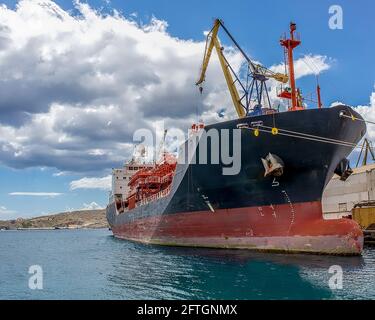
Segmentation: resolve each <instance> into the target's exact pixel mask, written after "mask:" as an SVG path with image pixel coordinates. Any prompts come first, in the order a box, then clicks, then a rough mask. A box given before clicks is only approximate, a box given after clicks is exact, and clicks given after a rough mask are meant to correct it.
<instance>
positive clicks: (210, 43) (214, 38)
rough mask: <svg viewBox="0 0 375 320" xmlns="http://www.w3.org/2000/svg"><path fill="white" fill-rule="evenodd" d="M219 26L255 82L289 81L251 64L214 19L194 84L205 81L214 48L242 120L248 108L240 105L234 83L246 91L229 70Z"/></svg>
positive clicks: (280, 74)
mask: <svg viewBox="0 0 375 320" xmlns="http://www.w3.org/2000/svg"><path fill="white" fill-rule="evenodd" d="M220 26H221V27H222V28H223V29H224V31H225V32H226V33H227V34H228V36H229V37H230V39H231V40H232V41H233V43H234V44H235V45H236V47H237V48H238V49H239V50H240V52H241V53H242V55H243V56H244V57H245V59H246V61H247V62H248V64H249V69H250V72H251V74H252V77H253V79H254V80H255V81H262V82H264V81H266V80H268V79H269V78H273V79H275V80H276V81H279V82H283V83H287V82H288V80H289V79H288V76H287V75H286V74H282V73H276V72H273V71H271V70H269V69H267V68H265V67H264V66H262V65H260V64H255V63H253V62H252V61H251V60H250V59H249V58H248V57H247V55H246V54H245V52H244V51H243V50H242V49H241V47H240V46H239V45H238V44H237V42H236V41H235V39H234V38H233V37H232V35H231V34H230V33H229V31H228V30H227V29H226V28H225V26H224V25H223V23H222V22H221V20H219V19H216V20H215V22H214V26H213V28H212V29H211V31H210V32H209V34H208V35H207V41H206V48H205V52H204V57H203V63H202V67H201V72H200V76H199V79H198V81H197V82H196V85H197V86H199V85H201V84H202V83H203V82H204V81H205V77H206V71H207V67H208V64H209V62H210V58H211V55H212V50H213V48H215V49H216V53H217V55H218V57H219V61H220V65H221V68H222V71H223V73H224V77H225V80H226V83H227V86H228V89H229V92H230V95H231V98H232V101H233V105H234V107H235V109H236V112H237V114H238V117H239V118H243V117H245V116H246V112H245V109H247V110H248V107H247V108H246V106H244V105H243V104H242V102H241V101H242V98H243V97H242V98H241V97H240V95H239V93H238V90H237V87H236V85H235V83H236V82H237V81H238V82H239V83H240V85H241V86H242V88H243V90H244V91H245V92H246V89H245V87H244V86H243V85H242V84H241V81H240V79H239V78H238V77H237V76H236V75H235V74H234V71H233V69H232V68H231V66H230V65H229V63H228V61H227V59H226V58H225V56H224V53H223V48H222V47H221V44H220V41H219V38H218V32H219V28H220ZM232 74H234V75H235V77H236V80H235V81H234V80H233V76H232ZM262 88H263V86H262ZM245 95H246V94H245ZM258 97H259V95H258ZM248 100H249V99H247V104H248V103H249V101H248ZM259 104H260V102H259Z"/></svg>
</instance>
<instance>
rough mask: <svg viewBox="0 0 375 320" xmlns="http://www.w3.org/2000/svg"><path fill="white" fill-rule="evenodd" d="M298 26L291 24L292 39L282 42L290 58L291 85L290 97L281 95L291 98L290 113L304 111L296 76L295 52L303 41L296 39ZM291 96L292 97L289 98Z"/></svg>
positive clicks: (282, 40) (285, 39) (284, 39)
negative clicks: (295, 32)
mask: <svg viewBox="0 0 375 320" xmlns="http://www.w3.org/2000/svg"><path fill="white" fill-rule="evenodd" d="M296 29H297V26H296V24H295V23H294V22H291V23H290V38H289V39H287V38H286V37H284V38H283V39H281V40H280V44H281V45H282V46H283V47H284V48H285V52H286V55H287V57H288V69H289V84H290V95H286V94H285V93H284V96H283V95H280V96H282V97H284V98H289V99H290V100H291V101H292V106H291V107H290V108H289V111H296V110H302V109H304V107H303V105H302V99H301V95H300V92H299V89H297V87H296V79H295V75H294V60H293V50H294V49H295V48H296V47H298V46H299V45H300V44H301V41H300V40H299V39H297V38H296V37H295V34H294V31H296ZM289 96H290V97H289Z"/></svg>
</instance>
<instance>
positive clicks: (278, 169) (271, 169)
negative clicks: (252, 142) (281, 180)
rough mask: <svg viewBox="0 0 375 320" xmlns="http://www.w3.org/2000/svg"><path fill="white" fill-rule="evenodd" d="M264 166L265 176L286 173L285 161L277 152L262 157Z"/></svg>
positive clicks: (278, 175) (277, 175)
mask: <svg viewBox="0 0 375 320" xmlns="http://www.w3.org/2000/svg"><path fill="white" fill-rule="evenodd" d="M261 160H262V163H263V166H264V170H265V173H264V176H265V177H268V176H270V175H272V176H275V177H280V176H282V175H283V173H284V162H283V160H281V158H280V157H279V156H277V155H275V154H272V153H268V155H267V157H266V158H265V159H263V158H261Z"/></svg>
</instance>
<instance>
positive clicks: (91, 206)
mask: <svg viewBox="0 0 375 320" xmlns="http://www.w3.org/2000/svg"><path fill="white" fill-rule="evenodd" d="M99 209H103V207H102V206H101V205H99V204H97V203H96V202H95V201H93V202H91V203H84V204H83V208H82V210H99Z"/></svg>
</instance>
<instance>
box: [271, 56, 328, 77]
mask: <svg viewBox="0 0 375 320" xmlns="http://www.w3.org/2000/svg"><path fill="white" fill-rule="evenodd" d="M332 61H333V59H331V58H328V57H327V56H323V55H313V54H307V55H304V56H303V57H302V58H299V59H297V60H296V61H295V62H294V72H295V77H296V79H299V78H302V77H305V76H308V75H318V74H320V73H322V72H323V71H326V70H328V69H329V68H330V67H331V64H332ZM270 69H271V70H272V71H274V72H280V73H285V66H284V63H282V64H278V65H274V66H272V67H270Z"/></svg>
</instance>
